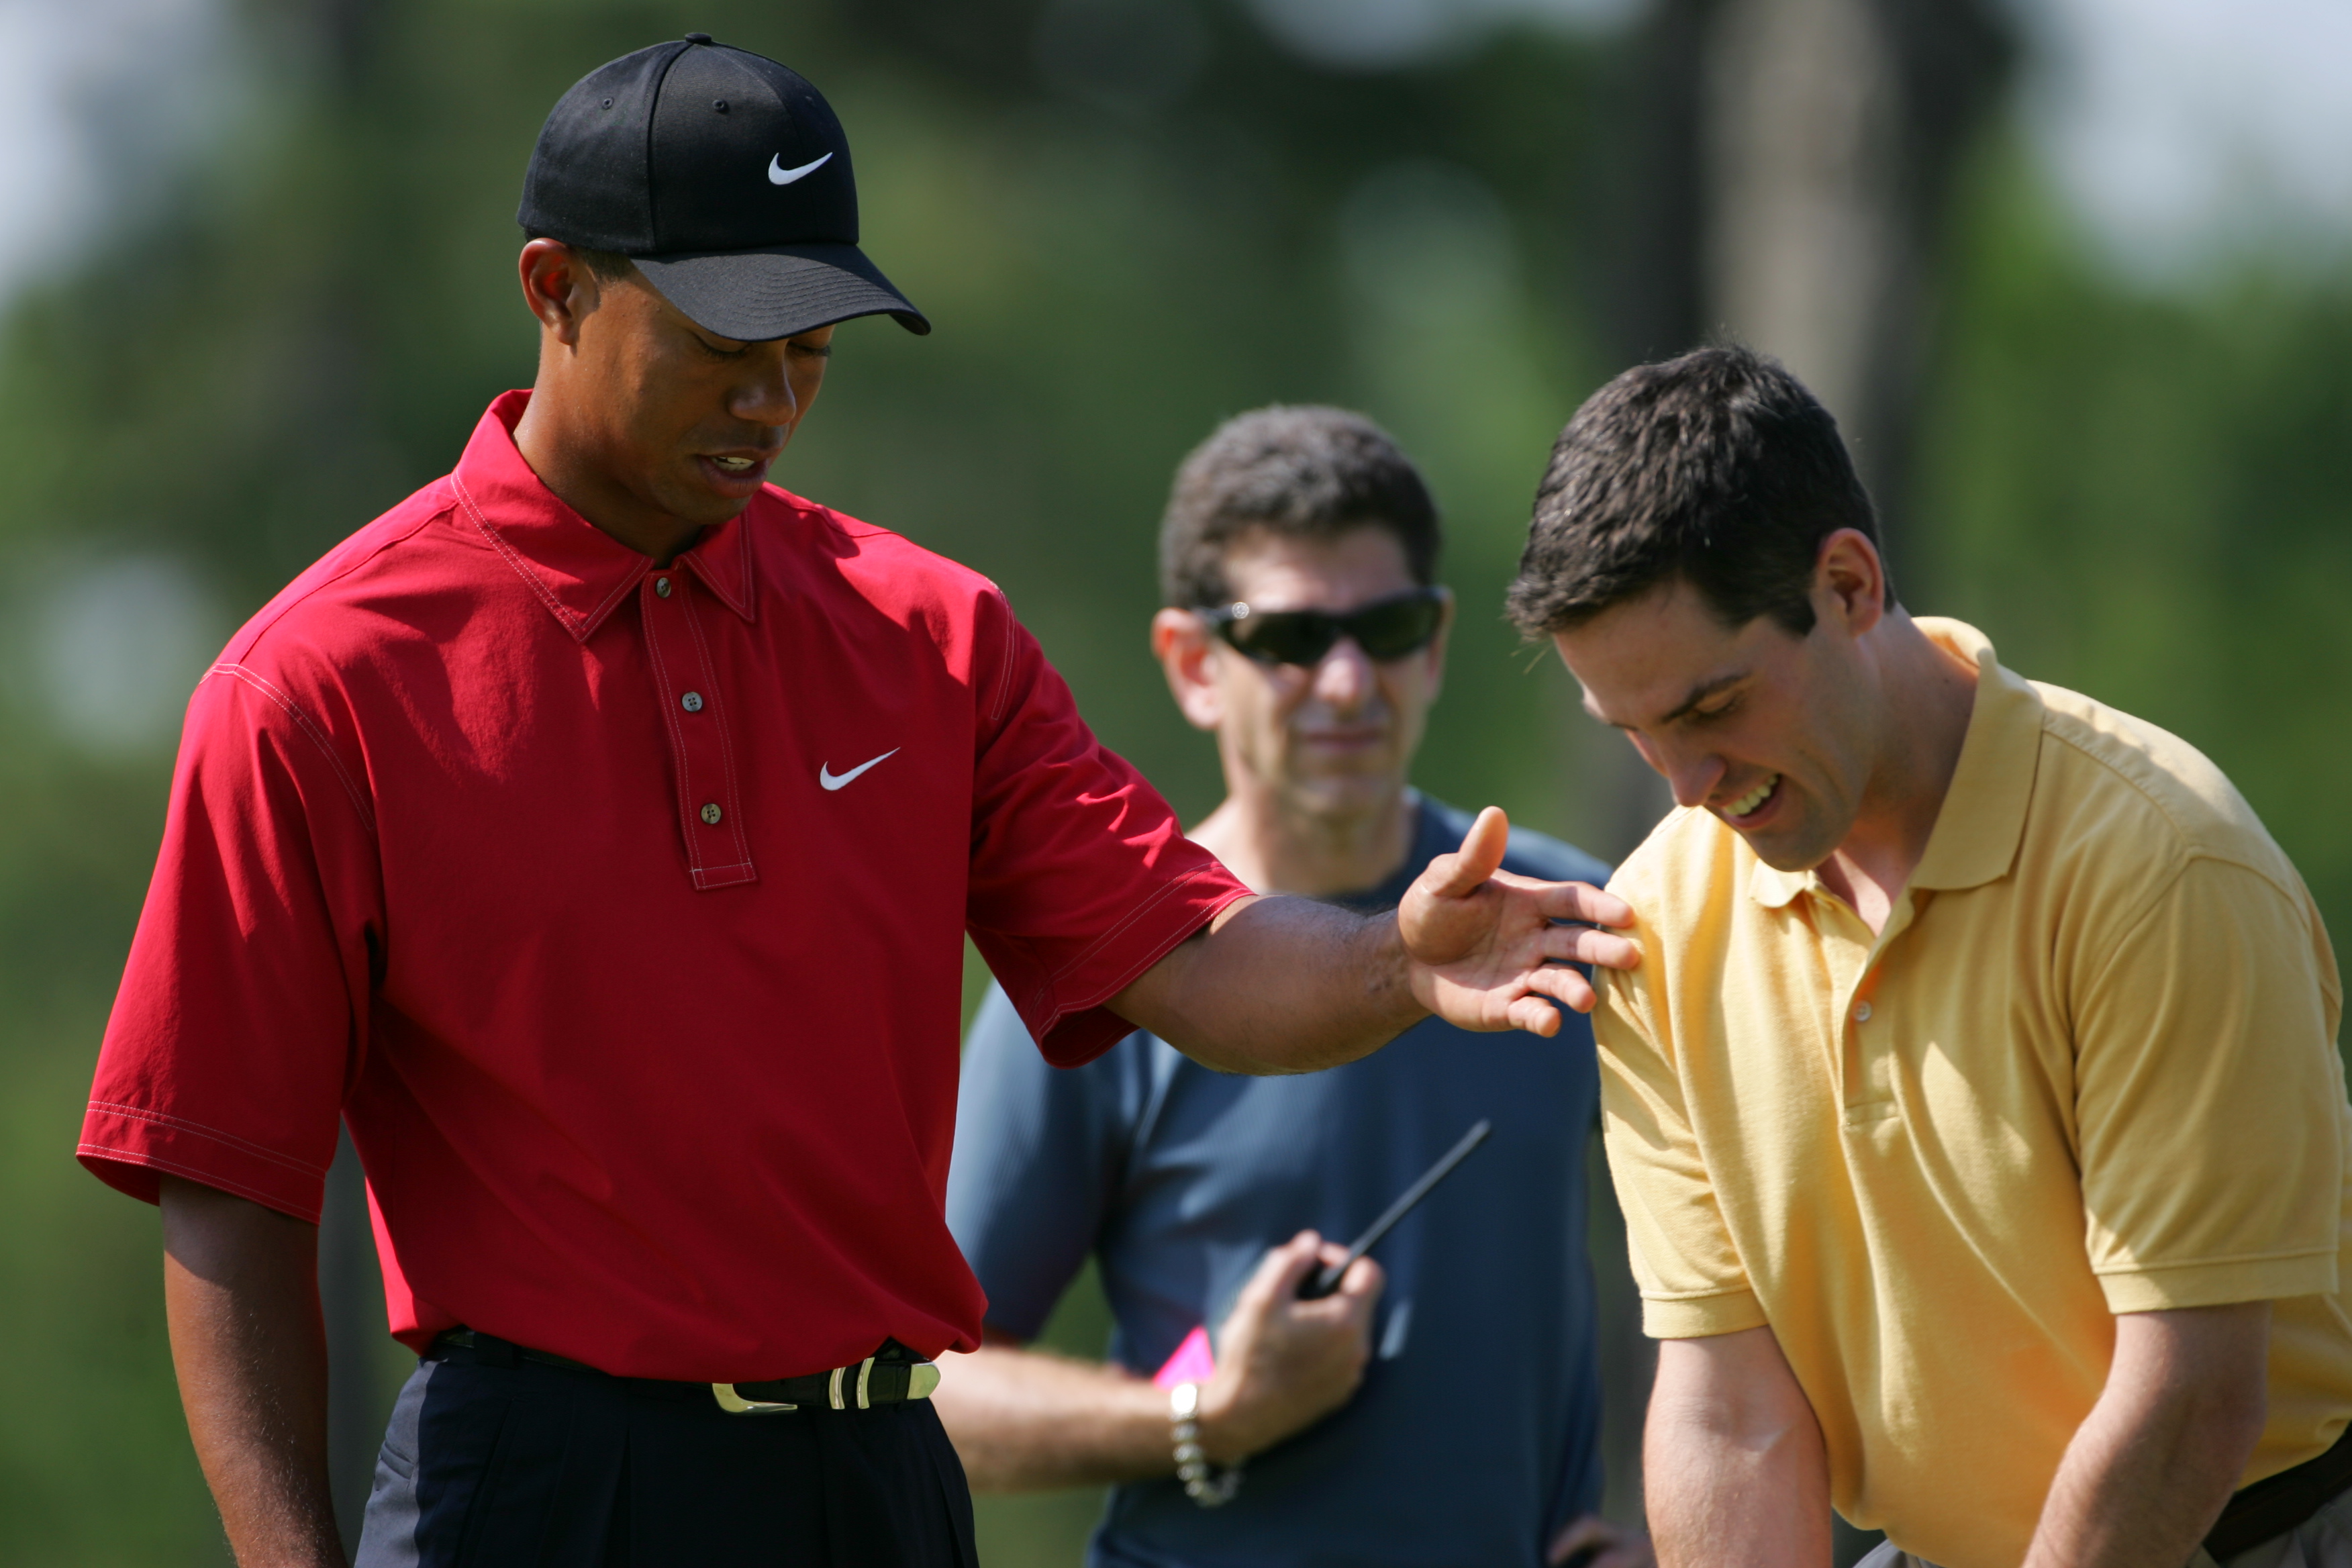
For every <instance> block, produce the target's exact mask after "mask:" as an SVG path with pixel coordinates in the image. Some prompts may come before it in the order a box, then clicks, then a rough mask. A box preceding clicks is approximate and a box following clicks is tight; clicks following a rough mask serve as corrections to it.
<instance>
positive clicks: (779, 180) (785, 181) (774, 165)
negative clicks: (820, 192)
mask: <svg viewBox="0 0 2352 1568" xmlns="http://www.w3.org/2000/svg"><path fill="white" fill-rule="evenodd" d="M832 161H833V154H832V153H826V154H825V155H824V157H822V158H819V159H816V160H815V161H814V162H813V163H803V164H802V165H801V166H800V167H799V168H797V169H787V168H785V167H784V155H783V154H782V153H776V154H775V155H774V156H772V157H771V158H770V159H769V160H768V184H772V185H789V184H792V183H793V181H794V180H797V179H800V178H801V177H803V175H807V174H815V173H816V172H817V171H818V170H819V169H821V168H823V167H824V165H825V164H827V163H831V162H832Z"/></svg>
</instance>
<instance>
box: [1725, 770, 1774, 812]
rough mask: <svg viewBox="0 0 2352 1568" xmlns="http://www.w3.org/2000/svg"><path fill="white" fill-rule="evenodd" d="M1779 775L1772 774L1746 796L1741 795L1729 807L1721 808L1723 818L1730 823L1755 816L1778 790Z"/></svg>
mask: <svg viewBox="0 0 2352 1568" xmlns="http://www.w3.org/2000/svg"><path fill="white" fill-rule="evenodd" d="M1779 789H1780V774H1779V773H1774V774H1772V775H1771V776H1770V777H1769V778H1767V779H1766V780H1765V781H1764V782H1763V783H1762V784H1758V785H1757V786H1756V787H1755V788H1754V789H1752V790H1749V791H1748V793H1747V794H1746V795H1741V796H1740V797H1739V798H1738V800H1735V801H1733V802H1732V803H1731V804H1730V805H1727V806H1725V807H1724V808H1723V815H1724V816H1725V818H1726V819H1727V820H1729V821H1732V822H1738V820H1740V819H1741V818H1743V817H1748V816H1755V815H1756V814H1757V813H1758V812H1759V811H1761V810H1763V809H1764V805H1765V803H1766V802H1768V801H1769V800H1770V799H1771V798H1772V796H1773V795H1774V794H1775V793H1776V792H1777V791H1778V790H1779Z"/></svg>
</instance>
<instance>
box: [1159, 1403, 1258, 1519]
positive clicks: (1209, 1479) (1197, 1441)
mask: <svg viewBox="0 0 2352 1568" xmlns="http://www.w3.org/2000/svg"><path fill="white" fill-rule="evenodd" d="M1201 1394H1202V1389H1201V1385H1200V1384H1197V1383H1180V1384H1177V1385H1176V1386H1175V1387H1174V1388H1172V1389H1171V1390H1169V1392H1168V1420H1169V1435H1170V1438H1171V1444H1172V1453H1173V1457H1174V1458H1175V1461H1176V1479H1177V1480H1179V1481H1181V1483H1183V1487H1184V1495H1185V1496H1186V1497H1189V1498H1191V1499H1192V1501H1193V1502H1194V1503H1196V1504H1198V1505H1199V1506H1200V1507H1202V1508H1223V1506H1224V1505H1225V1504H1226V1503H1229V1502H1231V1501H1233V1500H1234V1493H1235V1492H1236V1491H1238V1490H1240V1489H1241V1484H1242V1467H1241V1462H1240V1461H1239V1460H1238V1459H1236V1460H1234V1461H1233V1462H1232V1463H1230V1464H1219V1463H1215V1462H1213V1461H1212V1460H1211V1459H1210V1458H1209V1454H1208V1450H1207V1448H1206V1447H1204V1446H1203V1444H1202V1441H1201Z"/></svg>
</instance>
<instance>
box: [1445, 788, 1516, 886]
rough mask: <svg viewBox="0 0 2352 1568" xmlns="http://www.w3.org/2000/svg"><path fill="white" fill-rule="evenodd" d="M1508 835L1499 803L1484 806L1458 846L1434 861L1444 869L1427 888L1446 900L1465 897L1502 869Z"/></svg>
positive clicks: (1507, 828)
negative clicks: (1484, 808) (1452, 851)
mask: <svg viewBox="0 0 2352 1568" xmlns="http://www.w3.org/2000/svg"><path fill="white" fill-rule="evenodd" d="M1510 837H1511V819H1510V818H1509V817H1507V816H1504V815H1503V808H1502V807H1501V806H1499V805H1490V806H1488V807H1487V808H1486V810H1484V811H1482V812H1480V813H1479V814H1478V820H1477V821H1475V822H1474V823H1472V824H1471V825H1470V831H1469V832H1468V833H1466V834H1465V835H1463V837H1462V847H1461V848H1459V849H1456V850H1455V851H1454V853H1453V854H1451V855H1447V856H1444V857H1441V858H1440V860H1439V862H1438V864H1440V865H1443V866H1444V872H1443V873H1442V874H1440V875H1439V876H1438V877H1437V878H1436V879H1434V883H1433V886H1432V887H1431V888H1430V889H1429V890H1430V891H1431V892H1433V893H1435V894H1436V895H1438V896H1439V897H1440V898H1447V899H1461V898H1467V897H1468V896H1469V895H1471V894H1472V893H1475V892H1476V891H1477V890H1478V889H1479V888H1481V887H1482V886H1484V885H1485V884H1486V881H1487V880H1488V879H1490V878H1492V877H1493V876H1494V874H1495V873H1496V872H1497V871H1499V870H1501V869H1502V868H1503V851H1504V849H1505V848H1507V847H1508V846H1509V843H1510ZM1431 869H1432V870H1435V869H1436V867H1435V866H1433V867H1432V868H1431Z"/></svg>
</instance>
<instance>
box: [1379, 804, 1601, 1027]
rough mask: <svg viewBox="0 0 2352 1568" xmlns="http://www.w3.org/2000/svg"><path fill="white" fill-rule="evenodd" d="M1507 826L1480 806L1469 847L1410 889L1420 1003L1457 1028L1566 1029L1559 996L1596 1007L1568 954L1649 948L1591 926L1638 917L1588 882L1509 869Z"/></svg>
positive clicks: (1405, 915) (1439, 861)
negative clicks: (1544, 879)
mask: <svg viewBox="0 0 2352 1568" xmlns="http://www.w3.org/2000/svg"><path fill="white" fill-rule="evenodd" d="M1510 828H1511V825H1510V822H1509V820H1508V819H1507V818H1506V817H1505V816H1504V815H1503V814H1502V812H1501V811H1500V810H1499V809H1497V808H1496V807H1494V806H1491V805H1490V806H1488V807H1487V808H1486V810H1485V811H1482V812H1480V813H1479V814H1478V820H1477V821H1476V822H1475V823H1474V824H1472V825H1471V828H1470V832H1469V835H1468V836H1467V837H1465V838H1464V839H1463V840H1462V847H1461V848H1459V849H1457V850H1455V851H1454V853H1453V854H1451V855H1441V856H1439V857H1438V858H1436V859H1434V860H1432V861H1431V862H1430V863H1429V868H1428V869H1426V870H1424V871H1423V872H1422V874H1421V875H1420V877H1419V878H1417V879H1415V880H1414V882H1413V884H1412V887H1411V888H1410V889H1407V890H1406V892H1405V896H1404V900H1403V902H1402V903H1401V904H1399V905H1398V906H1397V930H1398V931H1399V933H1400V934H1401V935H1402V937H1403V939H1404V946H1405V951H1406V952H1407V953H1408V954H1410V955H1411V957H1412V991H1413V996H1414V998H1415V999H1416V1000H1418V1001H1419V1002H1420V1003H1421V1005H1423V1006H1424V1007H1426V1008H1428V1009H1429V1010H1430V1011H1431V1012H1433V1013H1434V1014H1436V1015H1437V1016H1439V1017H1441V1018H1444V1020H1445V1021H1446V1022H1447V1023H1449V1024H1453V1025H1454V1026H1458V1027H1460V1028H1465V1029H1514V1028H1516V1029H1525V1030H1527V1031H1528V1033H1530V1034H1535V1035H1552V1034H1556V1033H1558V1032H1559V1013H1558V1012H1557V1011H1556V1010H1555V1009H1554V1008H1553V1006H1552V1005H1551V1004H1552V1003H1554V1002H1557V1003H1559V1005H1561V1006H1566V1007H1573V1008H1575V1009H1576V1010H1577V1011H1578V1012H1580V1013H1587V1012H1591V1010H1592V1004H1593V1000H1594V998H1593V994H1592V987H1591V984H1589V983H1588V982H1587V981H1586V980H1585V978H1584V976H1583V975H1581V974H1580V973H1577V972H1576V971H1575V970H1573V969H1570V968H1569V967H1567V963H1569V962H1570V961H1573V962H1575V963H1597V964H1600V965H1601V966H1602V967H1604V968H1608V969H1631V968H1633V966H1634V965H1635V964H1637V963H1641V961H1642V952H1641V949H1640V948H1638V947H1636V946H1635V945H1634V944H1633V942H1631V941H1630V940H1628V939H1627V938H1625V937H1622V936H1619V935H1617V934H1615V933H1614V932H1612V931H1599V930H1595V929H1594V928H1595V927H1597V926H1627V925H1631V924H1632V923H1633V910H1632V909H1631V908H1630V907H1628V906H1627V905H1626V903H1625V901H1624V900H1622V899H1619V898H1617V897H1615V896H1614V895H1612V894H1610V893H1606V892H1603V891H1602V890H1601V889H1599V888H1594V887H1591V886H1588V885H1587V884H1585V883H1582V882H1538V881H1534V880H1532V879H1528V878H1526V877H1520V876H1515V875H1514V874H1512V873H1511V872H1508V871H1506V870H1504V869H1502V865H1503V849H1504V845H1505V842H1506V841H1507V838H1508V837H1509V836H1510ZM1559 921H1580V922H1584V923H1581V924H1576V925H1561V924H1559V923H1557V922H1559Z"/></svg>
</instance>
